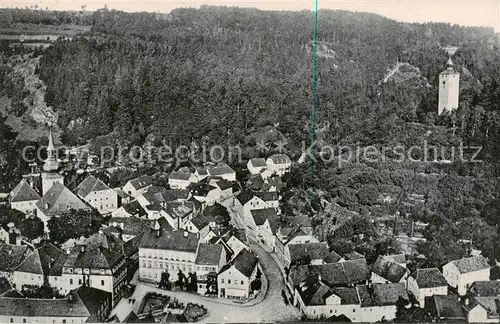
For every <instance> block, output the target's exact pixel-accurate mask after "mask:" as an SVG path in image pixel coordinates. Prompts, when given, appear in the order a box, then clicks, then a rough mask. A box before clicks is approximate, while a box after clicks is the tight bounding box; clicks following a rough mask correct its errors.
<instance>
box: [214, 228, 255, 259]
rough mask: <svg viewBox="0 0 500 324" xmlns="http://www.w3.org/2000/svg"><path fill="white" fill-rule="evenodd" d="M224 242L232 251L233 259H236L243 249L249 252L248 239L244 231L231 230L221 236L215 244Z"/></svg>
mask: <svg viewBox="0 0 500 324" xmlns="http://www.w3.org/2000/svg"><path fill="white" fill-rule="evenodd" d="M220 241H224V243H225V244H226V245H227V246H229V248H230V249H231V251H232V253H233V254H232V255H233V258H234V257H236V256H237V255H238V254H239V253H240V252H241V251H242V250H243V249H246V250H250V247H249V246H248V239H247V237H246V234H245V230H244V229H232V230H230V231H228V232H226V233H225V234H223V235H222V236H221V237H220V238H219V240H218V241H217V243H220Z"/></svg>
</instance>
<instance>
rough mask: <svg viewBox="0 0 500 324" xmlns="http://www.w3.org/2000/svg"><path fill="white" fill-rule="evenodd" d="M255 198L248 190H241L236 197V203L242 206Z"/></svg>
mask: <svg viewBox="0 0 500 324" xmlns="http://www.w3.org/2000/svg"><path fill="white" fill-rule="evenodd" d="M253 197H255V194H254V193H253V192H251V191H249V190H243V191H242V192H241V193H240V194H239V195H238V196H237V197H236V199H238V201H239V202H240V203H241V205H242V206H244V205H245V204H246V203H247V202H249V201H250V200H252V198H253Z"/></svg>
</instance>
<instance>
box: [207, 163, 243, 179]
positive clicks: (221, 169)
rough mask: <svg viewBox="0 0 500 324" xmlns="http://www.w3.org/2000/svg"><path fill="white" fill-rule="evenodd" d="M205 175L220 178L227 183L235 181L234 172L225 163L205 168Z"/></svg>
mask: <svg viewBox="0 0 500 324" xmlns="http://www.w3.org/2000/svg"><path fill="white" fill-rule="evenodd" d="M207 173H208V175H209V176H211V177H221V178H223V179H226V180H227V181H236V171H234V170H233V169H231V168H230V167H229V166H228V165H227V164H225V163H219V164H218V165H216V166H209V167H207Z"/></svg>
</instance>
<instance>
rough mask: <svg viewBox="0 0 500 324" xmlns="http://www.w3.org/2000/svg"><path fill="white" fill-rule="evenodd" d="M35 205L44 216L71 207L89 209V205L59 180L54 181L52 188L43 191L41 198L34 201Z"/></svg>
mask: <svg viewBox="0 0 500 324" xmlns="http://www.w3.org/2000/svg"><path fill="white" fill-rule="evenodd" d="M36 206H37V207H38V208H39V209H40V210H41V211H42V213H43V214H45V215H46V216H53V215H60V214H63V213H66V212H68V211H70V210H71V209H75V210H79V209H84V210H90V207H89V206H87V205H86V204H85V203H84V202H83V201H81V200H80V198H78V197H77V196H76V195H75V194H74V193H72V192H71V191H70V190H69V189H68V188H66V187H65V186H64V185H62V184H61V183H59V182H56V183H55V184H54V185H53V186H52V188H50V189H49V191H47V192H46V193H45V195H44V196H43V197H42V199H40V200H39V201H38V202H37V203H36Z"/></svg>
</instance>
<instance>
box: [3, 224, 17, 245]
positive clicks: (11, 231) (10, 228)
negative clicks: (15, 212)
mask: <svg viewBox="0 0 500 324" xmlns="http://www.w3.org/2000/svg"><path fill="white" fill-rule="evenodd" d="M0 241H2V242H4V243H7V244H13V245H21V231H20V230H19V228H17V227H16V225H15V224H14V223H13V222H9V223H7V224H3V225H2V226H0Z"/></svg>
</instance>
